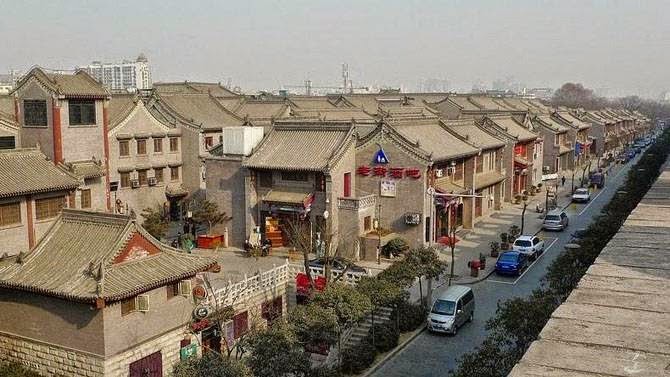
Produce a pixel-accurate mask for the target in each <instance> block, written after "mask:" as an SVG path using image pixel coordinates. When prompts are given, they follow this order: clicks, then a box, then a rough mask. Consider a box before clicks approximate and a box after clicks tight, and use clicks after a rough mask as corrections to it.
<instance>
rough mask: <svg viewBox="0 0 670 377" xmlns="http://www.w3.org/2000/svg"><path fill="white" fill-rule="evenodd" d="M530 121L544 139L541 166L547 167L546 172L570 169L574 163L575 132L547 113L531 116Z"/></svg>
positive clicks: (559, 172)
mask: <svg viewBox="0 0 670 377" xmlns="http://www.w3.org/2000/svg"><path fill="white" fill-rule="evenodd" d="M531 123H532V124H533V126H534V127H535V129H536V130H537V131H538V133H539V134H540V136H541V137H542V139H543V140H544V143H543V144H544V154H543V160H542V161H543V166H545V167H547V166H548V167H549V168H548V171H547V173H558V174H561V173H563V172H565V171H568V170H572V169H573V168H574V164H575V153H574V148H575V142H576V141H575V139H573V138H572V137H573V136H576V133H575V134H572V135H571V134H570V133H569V132H568V131H569V130H571V129H572V128H571V127H570V128H569V127H568V126H564V125H563V124H561V123H560V122H558V121H557V120H554V119H552V117H551V116H549V115H536V116H533V117H531Z"/></svg>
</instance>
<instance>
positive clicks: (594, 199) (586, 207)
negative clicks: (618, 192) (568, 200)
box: [577, 188, 607, 216]
mask: <svg viewBox="0 0 670 377" xmlns="http://www.w3.org/2000/svg"><path fill="white" fill-rule="evenodd" d="M606 189H607V188H603V189H602V190H600V192H599V193H598V195H596V196H594V197H593V198H591V200H589V203H588V204H587V205H585V206H584V208H583V209H582V211H581V212H579V213H578V214H577V216H581V215H582V213H584V212H586V210H587V209H588V208H589V206H590V205H591V204H593V202H595V201H596V199H598V197H599V196H600V194H602V193H603V192H605V190H606Z"/></svg>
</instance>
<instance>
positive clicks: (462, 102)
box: [447, 96, 481, 111]
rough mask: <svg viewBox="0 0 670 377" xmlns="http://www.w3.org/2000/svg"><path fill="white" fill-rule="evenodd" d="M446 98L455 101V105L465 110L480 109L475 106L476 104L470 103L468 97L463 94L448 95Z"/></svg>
mask: <svg viewBox="0 0 670 377" xmlns="http://www.w3.org/2000/svg"><path fill="white" fill-rule="evenodd" d="M447 100H448V101H451V102H453V103H455V104H456V105H458V106H459V107H461V108H462V109H463V110H466V111H479V110H481V109H480V108H479V107H477V105H475V104H474V103H472V102H471V101H470V100H469V99H468V97H465V96H449V98H447Z"/></svg>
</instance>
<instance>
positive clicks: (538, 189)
mask: <svg viewBox="0 0 670 377" xmlns="http://www.w3.org/2000/svg"><path fill="white" fill-rule="evenodd" d="M541 188H542V182H540V183H538V184H537V191H538V192H539V191H540V189H541Z"/></svg>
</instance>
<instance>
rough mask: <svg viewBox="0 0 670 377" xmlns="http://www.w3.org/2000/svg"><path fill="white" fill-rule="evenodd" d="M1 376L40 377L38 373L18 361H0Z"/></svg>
mask: <svg viewBox="0 0 670 377" xmlns="http://www.w3.org/2000/svg"><path fill="white" fill-rule="evenodd" d="M0 376H2V377H41V376H40V374H39V373H37V372H34V371H32V370H30V369H27V368H25V367H23V365H21V364H19V363H13V362H11V363H0Z"/></svg>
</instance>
